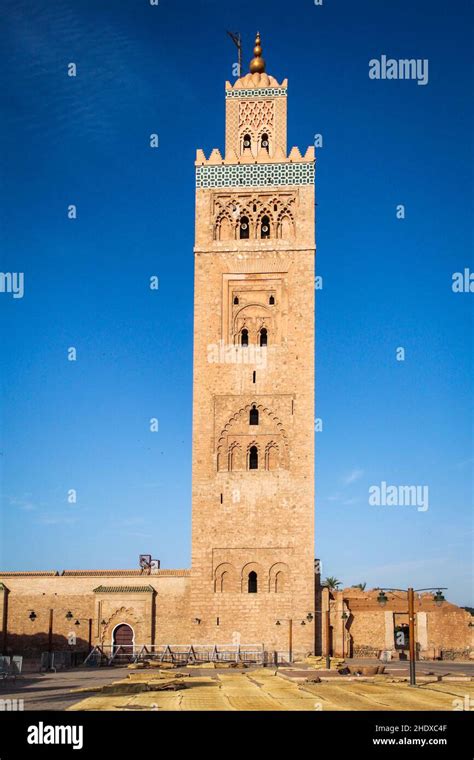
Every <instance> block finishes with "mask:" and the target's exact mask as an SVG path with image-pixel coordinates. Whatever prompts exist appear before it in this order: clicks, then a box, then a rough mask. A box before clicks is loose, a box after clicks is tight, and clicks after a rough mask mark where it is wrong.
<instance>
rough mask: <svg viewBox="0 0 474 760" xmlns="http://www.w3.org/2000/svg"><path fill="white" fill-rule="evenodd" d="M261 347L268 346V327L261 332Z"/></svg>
mask: <svg viewBox="0 0 474 760" xmlns="http://www.w3.org/2000/svg"><path fill="white" fill-rule="evenodd" d="M260 345H261V346H266V345H268V333H267V328H266V327H262V329H261V330H260Z"/></svg>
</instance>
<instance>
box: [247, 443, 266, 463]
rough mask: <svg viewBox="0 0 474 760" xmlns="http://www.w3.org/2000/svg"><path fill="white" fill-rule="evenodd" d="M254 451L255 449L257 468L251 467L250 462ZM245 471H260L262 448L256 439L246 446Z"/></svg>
mask: <svg viewBox="0 0 474 760" xmlns="http://www.w3.org/2000/svg"><path fill="white" fill-rule="evenodd" d="M255 449H257V467H252V466H251V465H252V461H253V454H254V451H255ZM245 461H246V469H247V470H251V469H255V470H261V469H262V465H263V461H262V447H261V446H260V445H259V443H258V441H257V439H254V440H252V441H250V443H248V444H247V455H246V459H245Z"/></svg>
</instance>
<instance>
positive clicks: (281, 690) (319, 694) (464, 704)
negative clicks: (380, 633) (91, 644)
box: [67, 668, 474, 711]
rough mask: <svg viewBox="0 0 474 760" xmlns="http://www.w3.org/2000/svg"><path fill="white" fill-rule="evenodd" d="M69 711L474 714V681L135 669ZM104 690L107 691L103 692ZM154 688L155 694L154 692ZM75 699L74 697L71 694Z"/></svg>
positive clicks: (76, 704)
mask: <svg viewBox="0 0 474 760" xmlns="http://www.w3.org/2000/svg"><path fill="white" fill-rule="evenodd" d="M96 688H97V689H101V690H100V691H99V690H98V691H97V692H96V693H94V694H93V695H88V696H87V697H86V698H85V699H81V697H80V694H77V697H78V701H77V702H76V703H75V704H72V705H70V706H69V707H68V708H67V709H68V710H112V711H129V710H155V711H166V710H172V711H176V710H178V711H179V710H184V711H187V710H210V711H215V710H224V711H227V710H251V711H261V710H271V711H275V710H307V711H315V710H317V711H321V710H364V711H368V710H369V711H370V710H385V711H390V710H427V711H439V710H447V711H452V710H473V709H474V683H473V682H472V681H469V680H465V681H445V682H444V681H436V680H433V681H432V682H428V683H422V684H420V685H418V686H416V687H410V686H409V685H408V683H407V682H406V681H396V680H395V679H394V678H393V676H376V677H375V678H374V679H371V680H363V679H347V680H346V679H341V680H337V681H336V680H333V681H322V682H321V683H308V682H305V681H303V680H297V679H294V678H291V676H290V677H289V676H288V675H285V674H282V673H281V672H279V673H277V672H276V671H273V670H271V669H268V668H265V669H260V670H251V671H247V672H241V671H235V672H227V673H216V674H214V673H213V674H209V675H203V673H202V671H200V672H199V673H196V675H194V674H189V673H183V674H180V675H177V674H176V672H170V671H163V672H162V673H161V674H160V673H159V672H155V673H153V672H150V671H147V670H143V671H131V672H129V673H128V674H127V677H125V678H122V680H120V681H115V682H113V683H111V684H108V685H106V686H105V687H100V686H97V687H96ZM102 689H103V690H102ZM149 689H151V690H149ZM71 696H72V695H71Z"/></svg>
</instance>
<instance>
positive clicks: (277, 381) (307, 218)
mask: <svg viewBox="0 0 474 760" xmlns="http://www.w3.org/2000/svg"><path fill="white" fill-rule="evenodd" d="M225 96H226V149H225V156H224V157H222V155H221V153H220V152H219V151H218V150H217V149H215V150H213V151H212V153H211V155H210V156H209V158H206V157H205V156H204V154H203V152H202V151H201V150H198V152H197V160H196V239H195V249H194V251H195V304H194V306H195V308H194V411H193V513H192V524H193V533H192V587H191V600H190V609H191V617H192V619H193V620H194V621H196V622H195V625H194V628H193V631H194V633H193V636H192V639H193V641H196V642H197V641H201V642H203V643H204V642H206V643H214V642H216V643H232V642H233V643H239V642H240V643H241V644H242V645H243V644H252V643H264V644H265V648H266V649H267V651H268V652H273V651H275V650H279V651H281V652H288V649H289V641H290V627H291V629H292V646H293V653H294V654H295V653H298V652H301V653H302V652H310V651H312V650H313V648H314V622H312V623H311V622H308V620H307V619H306V617H307V615H308V613H310V612H314V564H313V563H314V519H313V518H314V259H315V239H314V173H315V166H314V148H312V147H311V148H308V150H307V151H306V153H305V155H304V156H302V155H301V153H300V151H299V150H298V148H293V149H292V150H291V152H290V153H289V155H287V129H286V126H287V125H286V103H287V81H286V80H284V81H283V82H282V83H281V84H279V83H278V81H277V80H276V79H275V78H274V77H272V76H270V75H269V74H267V73H266V66H265V61H264V59H263V57H262V46H261V40H260V35H257V39H256V42H255V50H254V58H253V60H252V61H251V63H250V71H249V73H248V74H246V75H245V76H243V77H241V78H240V79H238V80H237V81H236V82H235V83H234V85H233V86H232V85H231V84H230V83H229V82H227V83H226V89H225ZM197 621H199V622H197ZM277 621H278V622H279V625H277ZM290 621H292V622H291V623H290ZM303 622H304V623H305V625H302V623H303Z"/></svg>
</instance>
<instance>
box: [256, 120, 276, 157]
mask: <svg viewBox="0 0 474 760" xmlns="http://www.w3.org/2000/svg"><path fill="white" fill-rule="evenodd" d="M263 135H267V136H268V155H269V156H270V155H273V153H274V150H273V127H271V126H270V125H269V124H264V125H263V126H262V127H260V129H259V130H258V132H257V145H258V150H259V151H260V150H262V136H263ZM264 150H267V149H266V148H265V149H264Z"/></svg>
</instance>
